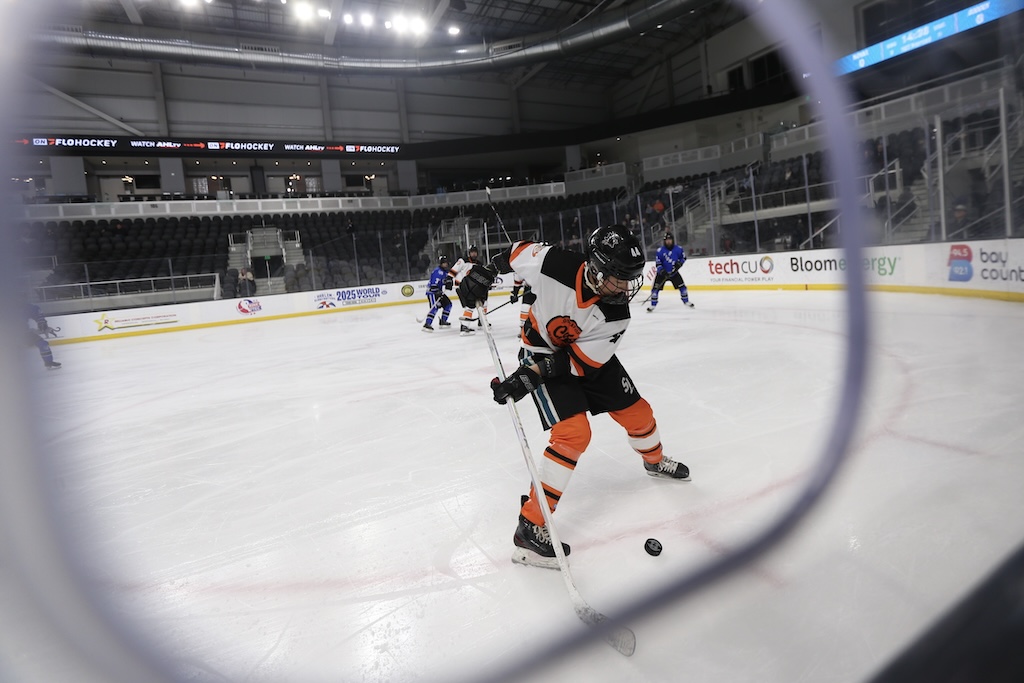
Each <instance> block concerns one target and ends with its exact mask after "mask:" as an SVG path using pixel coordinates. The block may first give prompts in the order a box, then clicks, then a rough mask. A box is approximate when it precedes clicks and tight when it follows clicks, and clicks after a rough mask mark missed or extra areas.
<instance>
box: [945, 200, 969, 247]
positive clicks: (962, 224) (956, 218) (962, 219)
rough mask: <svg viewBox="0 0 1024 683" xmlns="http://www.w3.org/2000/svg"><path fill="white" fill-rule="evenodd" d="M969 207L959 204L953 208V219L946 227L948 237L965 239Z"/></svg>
mask: <svg viewBox="0 0 1024 683" xmlns="http://www.w3.org/2000/svg"><path fill="white" fill-rule="evenodd" d="M968 223H969V221H968V219H967V206H966V205H965V204H957V205H956V206H954V207H953V218H952V219H951V220H950V221H949V224H948V225H947V226H946V235H947V236H949V237H954V238H957V239H964V238H965V237H968V235H967V230H966V228H967V224H968Z"/></svg>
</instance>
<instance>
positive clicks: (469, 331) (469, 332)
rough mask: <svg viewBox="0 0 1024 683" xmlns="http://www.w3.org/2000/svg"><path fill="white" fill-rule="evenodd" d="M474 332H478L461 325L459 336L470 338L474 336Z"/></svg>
mask: <svg viewBox="0 0 1024 683" xmlns="http://www.w3.org/2000/svg"><path fill="white" fill-rule="evenodd" d="M474 332H476V330H474V329H473V328H472V327H470V326H469V325H461V326H460V327H459V336H460V337H468V336H470V335H472V334H473V333H474Z"/></svg>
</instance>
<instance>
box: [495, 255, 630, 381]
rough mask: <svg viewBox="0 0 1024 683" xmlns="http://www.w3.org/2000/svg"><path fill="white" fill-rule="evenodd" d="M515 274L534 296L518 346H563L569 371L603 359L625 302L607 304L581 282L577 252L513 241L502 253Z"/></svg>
mask: <svg viewBox="0 0 1024 683" xmlns="http://www.w3.org/2000/svg"><path fill="white" fill-rule="evenodd" d="M507 253H508V256H509V259H508V260H509V265H510V266H511V268H512V270H514V271H515V272H516V275H517V276H518V277H520V278H522V279H523V280H525V281H526V282H528V283H530V286H531V287H532V288H533V293H534V295H535V296H536V297H537V299H536V301H534V302H533V306H532V307H531V309H530V314H529V317H528V319H527V321H526V324H525V325H524V326H523V336H522V344H523V348H525V349H527V350H528V351H531V352H533V353H552V352H554V351H558V350H561V349H565V350H566V351H568V353H569V367H570V370H571V372H572V374H573V375H576V376H579V377H583V376H586V375H587V374H588V373H592V372H594V371H596V370H598V369H600V368H601V366H603V365H604V364H605V363H607V362H608V361H609V360H610V359H611V357H612V356H613V355H615V350H616V349H617V348H618V347H619V340H620V339H621V338H622V335H623V333H624V332H625V331H626V328H627V327H628V326H629V306H628V305H627V304H608V303H604V302H602V301H601V298H600V297H599V296H598V295H597V293H595V292H594V290H592V289H591V288H590V287H589V286H588V285H587V284H586V282H585V281H584V271H585V269H586V258H585V257H584V256H583V254H579V253H576V252H572V251H566V250H564V249H559V248H558V247H552V246H550V245H546V244H539V243H536V242H516V243H515V244H513V245H512V246H511V247H510V248H509V251H508V252H507Z"/></svg>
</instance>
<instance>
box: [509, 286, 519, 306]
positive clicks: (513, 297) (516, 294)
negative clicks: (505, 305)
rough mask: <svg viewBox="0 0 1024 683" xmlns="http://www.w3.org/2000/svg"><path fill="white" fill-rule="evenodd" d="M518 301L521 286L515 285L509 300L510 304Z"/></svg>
mask: <svg viewBox="0 0 1024 683" xmlns="http://www.w3.org/2000/svg"><path fill="white" fill-rule="evenodd" d="M517 301H519V287H513V288H512V295H511V296H509V298H508V302H509V303H510V304H514V303H515V302H517Z"/></svg>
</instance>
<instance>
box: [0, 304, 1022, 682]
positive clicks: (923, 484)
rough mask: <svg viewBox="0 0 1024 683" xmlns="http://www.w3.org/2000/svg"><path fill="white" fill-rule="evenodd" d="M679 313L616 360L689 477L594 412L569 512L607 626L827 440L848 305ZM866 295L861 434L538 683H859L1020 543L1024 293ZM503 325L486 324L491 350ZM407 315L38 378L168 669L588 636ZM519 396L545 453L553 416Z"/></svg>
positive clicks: (39, 650) (462, 389)
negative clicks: (733, 563) (540, 413)
mask: <svg viewBox="0 0 1024 683" xmlns="http://www.w3.org/2000/svg"><path fill="white" fill-rule="evenodd" d="M641 296H646V294H642V295H641ZM692 299H693V301H694V302H695V303H696V304H697V308H696V309H694V310H688V309H684V308H683V306H682V305H681V304H680V303H679V300H678V297H677V296H676V294H675V292H674V291H673V290H667V291H666V292H665V293H664V295H663V297H662V301H661V305H660V306H659V307H658V310H657V312H656V313H654V314H651V315H648V314H647V313H645V312H643V309H642V308H641V307H640V305H639V303H634V304H633V311H634V314H633V318H634V320H633V323H632V325H631V327H630V329H629V331H628V333H627V334H626V336H625V338H624V339H623V341H622V346H621V347H620V349H621V350H620V357H621V358H622V360H623V363H624V364H625V366H626V368H627V369H628V371H629V372H630V374H631V375H632V377H633V379H634V381H635V383H636V384H637V386H638V387H639V389H640V391H641V393H642V394H643V395H644V396H645V397H646V398H647V399H648V400H649V401H650V403H651V404H652V406H653V407H654V412H655V416H656V417H657V419H658V421H659V426H660V428H661V434H662V437H663V441H664V443H665V446H666V453H667V454H668V455H670V456H671V457H673V458H676V459H678V460H681V461H683V462H685V463H686V464H687V465H689V466H690V468H691V472H692V479H693V480H692V482H689V483H679V482H672V481H664V480H658V479H653V478H651V477H648V476H646V475H645V473H644V470H643V468H642V465H641V462H640V459H639V457H638V456H637V455H635V454H634V453H633V452H632V451H631V450H630V448H629V447H628V445H627V443H626V440H625V435H624V433H623V432H622V430H621V429H620V428H619V427H618V425H616V424H615V423H614V422H613V421H612V420H611V419H610V418H608V417H607V416H599V417H597V418H592V420H591V424H592V427H593V432H594V436H593V441H592V442H591V447H590V449H589V450H588V451H587V453H586V454H585V455H584V456H583V458H582V459H581V461H580V465H579V467H578V469H577V470H576V473H575V476H574V478H573V480H572V482H571V484H570V486H569V488H568V489H567V492H566V494H565V496H564V497H563V499H562V502H561V505H560V507H559V510H558V513H557V515H556V521H557V522H558V529H559V532H560V534H561V536H562V539H563V540H564V541H567V542H568V543H570V544H571V545H572V556H571V558H570V563H571V566H572V569H573V572H574V576H575V579H576V584H577V586H578V587H579V590H580V592H581V593H582V594H583V596H584V597H585V598H586V599H587V600H588V601H589V602H590V604H591V605H593V606H594V607H595V608H596V609H598V610H600V611H613V610H614V609H616V608H617V607H620V606H622V605H623V604H624V603H625V602H627V601H628V600H629V599H630V598H631V597H632V596H636V595H639V594H641V593H643V592H645V591H647V590H649V589H651V588H652V587H653V586H655V585H660V584H661V583H662V582H665V581H667V580H669V579H670V578H671V577H673V576H675V575H678V574H679V573H680V572H684V571H686V570H688V569H690V568H693V567H696V566H698V565H701V564H702V563H704V562H706V561H708V560H709V559H710V558H712V557H714V556H716V555H720V554H722V553H726V552H728V550H729V548H730V547H733V546H735V545H736V544H737V543H738V542H739V541H740V540H742V539H745V538H747V537H749V536H750V535H751V534H753V533H755V532H757V531H758V530H759V529H761V528H762V527H763V525H764V524H765V522H766V521H767V520H768V519H769V517H770V516H771V515H772V514H773V513H775V512H777V511H779V510H780V509H782V507H783V506H784V505H785V504H786V503H787V502H789V501H791V500H792V497H793V495H794V494H795V493H796V491H797V490H798V488H799V487H800V485H801V483H802V482H803V478H804V477H805V475H806V472H807V471H808V469H809V467H810V465H811V463H812V461H813V460H814V458H816V457H817V456H818V455H819V451H820V450H821V448H822V442H823V439H824V438H825V436H826V435H827V433H828V430H829V428H830V425H831V420H832V417H833V415H832V413H833V411H834V406H835V402H836V399H837V395H838V391H839V381H840V378H841V371H842V358H843V353H844V343H845V335H844V323H845V320H844V316H843V299H842V295H841V294H840V293H838V292H781V291H780V292H774V291H764V292H711V293H702V292H695V293H694V294H693V297H692ZM501 302H502V300H501V299H492V307H493V306H496V305H498V304H499V303H501ZM869 303H870V306H871V314H872V321H873V324H874V327H873V334H872V344H871V351H870V358H871V367H870V382H869V393H868V394H867V395H866V397H865V402H864V413H863V419H862V422H861V427H860V430H859V436H858V439H857V443H856V446H855V449H854V451H853V453H852V458H851V460H850V461H849V462H848V465H847V467H846V468H845V469H844V470H843V472H842V473H841V476H840V479H839V481H838V482H837V484H836V486H834V487H833V489H832V490H831V491H830V492H829V493H828V495H827V497H826V499H825V500H824V503H823V505H821V506H820V507H819V508H818V509H817V511H816V513H815V514H814V515H813V516H812V518H811V519H810V520H809V521H808V523H807V524H805V525H804V526H803V527H802V528H801V529H800V530H799V531H798V532H797V534H796V535H795V537H794V538H792V539H791V540H790V541H788V542H787V543H785V544H784V545H783V546H781V547H779V548H778V549H777V550H776V551H774V552H773V553H772V554H771V555H770V556H768V557H767V558H765V559H764V560H763V561H761V562H760V563H758V564H757V565H756V566H751V567H749V568H748V569H746V570H745V571H743V572H741V573H739V574H737V575H735V576H734V577H733V578H731V579H728V580H726V581H725V582H722V583H719V584H717V585H716V586H714V587H713V588H712V589H710V590H707V591H705V592H703V593H702V594H700V595H699V596H697V597H695V598H692V599H689V600H685V601H683V602H680V603H677V604H672V605H667V606H665V608H664V609H663V610H662V611H661V612H659V613H657V614H656V615H654V616H652V617H650V618H648V619H646V620H643V621H639V622H636V623H633V624H631V626H632V628H633V630H634V631H635V632H636V635H637V640H638V645H637V651H636V654H635V655H634V656H633V657H632V658H625V657H623V656H621V655H619V654H618V653H616V652H615V651H614V650H612V649H611V648H609V647H607V646H606V645H603V644H601V643H597V644H596V645H594V646H593V647H590V648H588V649H585V650H584V651H582V652H581V653H580V654H579V655H578V656H574V657H572V658H570V659H568V660H565V661H564V662H562V663H561V664H559V665H558V666H556V667H554V668H551V669H549V670H547V671H546V672H545V673H544V674H543V675H541V676H538V677H536V678H535V679H533V680H552V681H554V680H561V681H565V680H580V681H583V680H586V681H608V682H613V681H614V682H616V683H626V682H632V681H637V682H639V681H645V682H648V681H682V680H685V681H688V682H690V683H699V682H704V681H708V682H711V681H715V682H719V681H729V682H730V683H741V682H750V683H754V682H757V683H769V682H776V681H777V682H780V683H782V682H785V683H797V682H799V681H808V682H814V683H826V682H840V681H843V682H845V681H862V680H865V679H866V678H867V677H869V676H870V675H871V674H872V673H873V672H875V671H876V670H877V669H878V668H879V667H881V666H882V665H883V664H885V663H886V662H887V661H888V660H889V658H890V657H892V656H893V655H894V654H896V653H897V652H898V651H900V650H901V649H902V648H903V647H904V646H906V645H907V644H908V643H909V642H910V641H911V640H912V639H914V638H915V637H916V636H917V635H918V634H919V632H920V631H921V630H922V629H924V628H925V627H927V626H928V625H929V624H930V623H931V622H933V620H935V619H936V618H937V617H939V616H940V615H941V614H942V613H943V612H944V611H945V610H946V609H947V608H949V606H951V605H952V604H953V603H954V602H955V601H956V600H958V599H959V598H960V597H962V596H963V595H964V594H965V593H966V592H967V591H968V590H969V589H970V588H971V587H972V586H973V585H974V584H975V583H976V582H977V581H979V580H980V579H981V578H983V577H984V576H985V575H986V574H987V573H988V572H989V571H990V570H991V569H992V568H994V566H995V565H996V564H997V563H998V562H1000V561H1001V560H1002V559H1003V558H1004V557H1005V556H1006V555H1007V554H1008V553H1009V552H1010V550H1011V549H1013V548H1014V547H1016V546H1017V545H1018V544H1019V543H1020V542H1021V541H1022V540H1024V496H1022V495H1021V484H1022V482H1024V454H1022V452H1021V444H1022V443H1024V420H1022V419H1021V417H1022V410H1021V405H1022V402H1024V382H1022V381H1021V380H1022V370H1021V368H1022V367H1024V365H1022V363H1021V339H1024V306H1021V305H1020V304H1011V303H1003V302H996V301H985V300H967V299H957V298H951V297H942V296H924V295H912V294H891V293H890V294H872V295H870V297H869ZM517 308H518V306H506V307H505V308H503V309H501V310H499V311H495V312H494V313H493V316H492V318H491V320H492V323H493V324H494V328H493V331H494V334H495V335H496V338H497V340H498V344H499V348H500V350H501V353H502V355H503V358H504V359H505V361H506V363H509V362H513V359H514V354H515V349H516V345H517V344H516V339H515V332H516V330H517V328H518V315H517V310H516V309H517ZM416 314H422V312H421V307H415V306H401V307H393V308H383V309H374V310H365V311H358V312H356V311H353V312H347V313H338V314H329V315H318V316H312V317H306V318H296V319H288V320H278V321H268V322H262V323H258V324H246V325H233V326H226V327H215V328H209V329H204V330H195V331H188V332H179V333H173V334H158V335H151V336H143V337H135V338H125V339H118V340H110V341H105V342H95V343H84V344H73V345H64V346H57V347H55V354H56V358H57V360H59V361H61V362H63V363H64V368H63V369H62V370H60V371H59V372H49V373H46V372H45V371H43V370H42V369H41V368H40V369H39V371H38V372H37V373H36V374H37V375H38V379H39V394H40V398H41V407H40V412H41V428H42V429H43V431H44V436H45V439H46V443H47V444H48V445H49V447H50V450H51V453H52V456H53V458H54V460H55V463H56V467H57V471H58V474H59V481H60V488H61V494H62V505H63V506H64V508H65V509H66V513H67V514H66V518H65V519H66V520H67V523H68V524H69V525H70V526H71V528H72V532H73V534H74V535H75V536H76V537H77V538H78V539H79V540H80V541H81V544H80V545H81V547H82V548H83V549H85V551H86V555H85V556H86V561H87V563H88V567H89V572H88V574H89V584H90V585H91V586H92V587H93V588H94V589H95V590H96V591H97V592H98V593H99V594H100V595H102V596H103V597H104V598H105V599H107V600H109V601H110V602H111V604H112V605H113V606H114V608H115V609H116V611H117V612H118V613H120V614H123V615H124V617H125V619H126V621H127V623H128V624H129V625H130V627H131V628H132V629H133V630H136V631H138V632H141V633H142V634H144V636H145V637H146V638H147V639H148V640H150V641H151V642H153V643H155V644H158V646H159V647H160V648H162V649H163V650H164V651H165V652H166V656H167V658H168V661H169V662H170V666H171V668H172V669H173V670H174V671H176V672H178V674H179V675H180V677H181V678H182V679H183V680H190V681H237V682H242V681H246V682H264V681H265V682H268V683H269V682H271V681H273V682H277V681H294V682H299V681H323V682H326V681H332V682H340V681H412V680H430V681H453V680H463V679H466V680H471V679H472V678H473V677H474V676H477V675H479V674H480V673H481V672H486V671H493V670H495V669H497V668H500V667H504V666H506V665H508V664H509V663H512V662H516V661H520V660H522V659H524V658H528V657H530V656H531V652H532V651H533V650H535V649H536V647H537V646H538V645H539V644H542V643H545V642H548V640H549V639H550V638H552V637H558V636H560V635H564V634H565V633H567V632H571V631H574V630H576V629H580V628H582V626H581V624H580V622H579V620H578V619H577V618H576V616H575V614H574V613H573V610H572V607H571V605H570V603H569V600H568V598H567V596H566V592H565V588H564V586H563V584H562V580H561V578H560V576H559V574H558V573H557V572H554V571H550V570H543V569H536V568H529V567H523V566H519V565H513V564H512V563H511V562H510V560H509V556H510V554H511V551H512V532H513V530H514V528H515V525H516V519H517V511H518V506H519V496H520V494H521V493H525V492H526V490H527V485H528V473H527V470H526V467H525V465H524V463H523V459H522V454H521V452H520V450H519V446H518V443H517V441H516V438H515V434H514V432H513V429H512V426H511V423H510V421H509V416H508V412H507V410H506V409H505V408H504V407H501V406H498V405H496V404H494V403H493V402H492V401H491V399H490V391H489V389H488V386H487V385H488V381H489V379H490V378H491V377H492V376H494V374H495V372H494V370H493V368H492V365H491V360H490V356H489V354H488V351H487V347H486V343H485V340H484V338H483V336H482V335H477V336H475V337H466V338H461V337H459V336H458V333H457V332H454V331H447V332H440V331H439V332H436V333H435V334H433V335H427V334H422V333H421V332H420V331H419V329H418V328H419V325H418V324H417V323H416V322H415V320H414V315H416ZM456 322H457V321H456ZM26 353H27V354H28V353H30V352H29V351H27V352H26ZM31 353H34V350H32V351H31ZM26 360H27V361H31V362H33V363H36V364H38V358H37V357H36V358H31V357H30V356H28V355H27V356H26ZM518 405H519V408H520V412H521V414H522V416H523V422H524V424H525V426H526V432H527V436H528V439H529V442H530V445H531V447H532V450H533V452H534V453H538V454H539V453H540V451H541V449H542V448H543V446H544V445H545V444H546V438H545V435H544V434H543V433H542V432H541V430H540V427H539V421H538V419H537V415H536V412H535V411H534V408H533V405H532V403H531V402H530V401H529V400H526V401H523V402H521V403H519V404H518ZM649 537H654V538H657V539H658V540H660V541H661V542H662V544H663V545H664V552H663V553H662V555H661V556H660V557H651V556H649V555H647V554H646V553H645V552H644V550H643V546H644V541H645V539H647V538H649ZM5 637H9V638H12V639H14V640H15V641H17V640H18V638H22V639H23V640H25V642H21V643H17V642H16V643H15V644H16V645H20V646H21V647H22V648H23V650H24V651H25V653H26V654H25V655H24V658H23V659H22V661H21V662H20V664H19V666H20V667H21V669H22V670H23V671H30V670H31V669H32V668H33V666H35V665H34V664H33V658H34V657H37V658H46V659H47V660H48V661H47V662H46V667H47V668H49V669H50V670H53V667H58V669H59V665H58V664H55V663H54V661H53V657H52V654H53V653H49V652H47V651H46V649H45V647H43V646H42V645H40V644H38V643H31V642H29V641H28V640H27V636H24V635H23V634H18V633H9V634H6V635H5ZM38 666H40V667H42V666H43V664H42V662H41V661H40V662H39V663H38ZM65 680H72V679H71V678H66V679H65Z"/></svg>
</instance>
